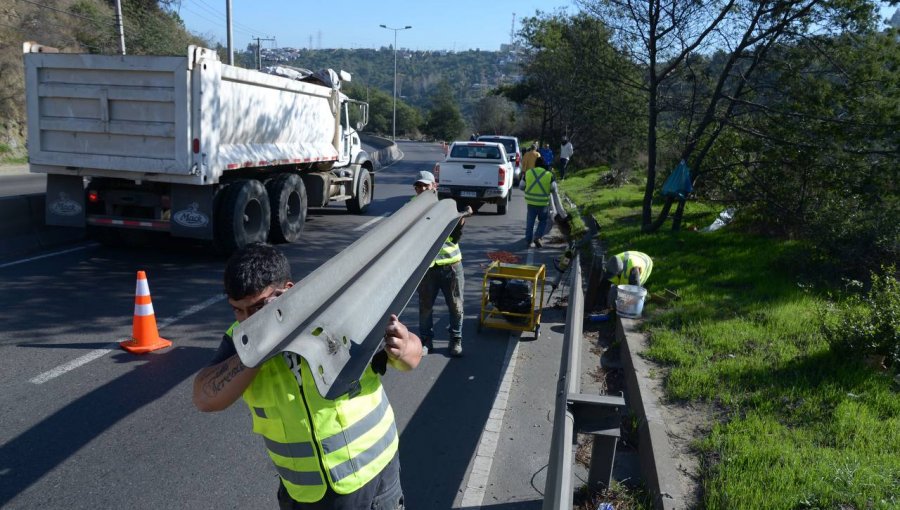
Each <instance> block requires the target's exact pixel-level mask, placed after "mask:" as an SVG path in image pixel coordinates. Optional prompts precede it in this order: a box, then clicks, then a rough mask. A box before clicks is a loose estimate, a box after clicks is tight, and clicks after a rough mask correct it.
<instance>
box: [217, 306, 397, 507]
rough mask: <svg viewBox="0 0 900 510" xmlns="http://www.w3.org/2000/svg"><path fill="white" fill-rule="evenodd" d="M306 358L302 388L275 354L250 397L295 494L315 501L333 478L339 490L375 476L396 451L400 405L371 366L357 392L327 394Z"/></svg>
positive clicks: (258, 428)
mask: <svg viewBox="0 0 900 510" xmlns="http://www.w3.org/2000/svg"><path fill="white" fill-rule="evenodd" d="M236 325H237V323H234V324H233V325H232V326H231V328H229V329H228V333H227V334H228V336H231V332H232V330H233V329H234V327H235V326H236ZM298 358H300V357H299V356H298ZM300 359H301V367H300V369H301V379H302V381H303V383H302V388H301V385H298V384H297V378H296V377H295V376H294V373H293V372H292V371H291V369H290V368H289V367H288V364H287V362H286V361H285V359H284V357H283V356H275V357H273V358H271V359H269V360H268V361H266V362H264V363H263V364H262V365H261V367H260V371H259V373H257V374H256V377H254V378H253V382H252V383H251V384H250V386H249V387H247V389H246V390H244V394H243V398H244V401H245V402H246V403H247V406H248V407H249V408H250V414H251V415H252V416H253V432H255V433H257V434H259V435H261V436H263V438H264V440H265V443H266V450H268V454H269V458H270V459H271V460H272V463H273V464H275V470H276V471H278V475H279V476H280V477H281V481H282V483H283V484H284V487H285V488H286V489H287V492H288V494H290V495H291V497H292V498H293V499H294V500H296V501H299V502H301V503H311V502H315V501H319V500H320V499H322V497H323V496H324V495H325V490H326V480H327V484H328V485H330V486H331V488H332V489H333V490H334V492H336V493H338V494H350V493H352V492H355V491H356V490H359V489H360V488H361V487H362V486H363V485H365V484H366V483H368V482H370V481H371V480H372V479H373V478H375V476H377V475H378V474H379V473H381V471H382V470H383V469H384V467H385V466H387V465H388V463H389V462H390V461H391V459H393V458H394V455H395V454H396V453H397V445H398V444H399V438H398V434H397V425H396V423H394V411H393V409H392V408H391V405H390V403H389V402H388V398H387V394H386V393H385V392H384V388H383V387H382V386H381V379H380V378H379V377H378V374H376V373H375V372H374V371H373V370H372V367H371V366H368V367H366V371H365V373H364V374H363V377H362V379H361V380H360V392H359V393H358V394H357V395H355V396H354V397H353V398H350V397H349V396H348V395H344V396H342V397H339V398H337V399H335V400H328V399H325V398H323V397H321V396H320V395H319V391H318V390H317V389H316V383H315V380H314V379H313V378H312V374H313V373H314V372H313V369H312V368H311V367H310V366H309V363H307V361H306V360H305V359H303V358H300Z"/></svg>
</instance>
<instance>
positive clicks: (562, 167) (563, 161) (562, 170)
mask: <svg viewBox="0 0 900 510" xmlns="http://www.w3.org/2000/svg"><path fill="white" fill-rule="evenodd" d="M568 167H569V160H568V158H559V166H557V168H559V179H560V180H563V179H565V178H566V168H568Z"/></svg>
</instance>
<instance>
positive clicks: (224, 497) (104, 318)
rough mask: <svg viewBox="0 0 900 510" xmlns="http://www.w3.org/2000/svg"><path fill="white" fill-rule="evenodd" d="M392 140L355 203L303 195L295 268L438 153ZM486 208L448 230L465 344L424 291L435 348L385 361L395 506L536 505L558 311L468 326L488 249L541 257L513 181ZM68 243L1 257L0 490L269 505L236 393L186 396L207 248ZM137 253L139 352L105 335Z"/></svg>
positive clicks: (217, 333) (214, 296)
mask: <svg viewBox="0 0 900 510" xmlns="http://www.w3.org/2000/svg"><path fill="white" fill-rule="evenodd" d="M401 149H402V150H403V152H404V153H405V158H404V159H403V160H402V161H400V162H397V163H395V164H394V165H392V166H390V167H387V168H385V169H383V170H381V171H380V172H379V173H378V174H377V176H376V187H375V201H374V203H373V204H372V206H371V208H370V209H369V211H368V213H367V214H366V215H364V216H354V215H350V214H347V213H346V211H345V209H344V207H343V206H333V207H329V208H327V209H324V210H320V211H317V212H312V213H311V214H310V216H309V219H308V222H307V225H306V228H305V231H304V234H303V238H302V240H301V241H300V242H299V243H297V244H294V245H283V249H284V251H285V252H286V253H287V254H288V257H289V258H290V260H291V263H292V268H293V270H294V277H295V280H299V279H301V278H302V277H303V276H305V275H306V274H308V273H309V272H311V271H312V270H314V269H315V268H316V267H317V266H319V265H320V264H321V263H323V262H324V261H326V260H327V259H328V258H329V257H330V256H332V255H333V254H335V253H337V252H339V251H340V250H341V249H343V248H344V247H346V246H348V245H349V244H350V243H351V242H353V241H354V240H355V239H357V238H358V237H359V236H360V235H362V234H363V233H364V232H365V231H366V230H368V229H369V228H371V227H372V225H373V224H374V223H376V222H377V221H378V219H377V218H380V217H383V216H387V215H389V214H390V213H392V212H393V211H395V210H397V209H398V208H399V207H401V206H402V205H403V204H405V203H406V202H407V201H408V199H409V197H410V196H411V195H412V194H413V188H412V181H413V178H414V177H413V176H414V175H415V172H417V171H419V170H430V169H431V168H432V166H433V163H434V161H436V160H437V159H438V158H440V157H441V153H440V146H438V145H436V144H418V143H401ZM494 210H495V208H494V206H491V205H488V206H485V207H484V208H483V209H482V210H481V212H480V213H479V214H477V215H475V216H473V217H472V218H470V219H469V222H468V223H467V225H466V228H465V234H464V237H463V240H462V243H461V247H462V250H463V254H464V264H465V266H466V278H467V281H466V289H465V290H466V291H465V294H466V321H465V326H464V339H465V340H464V344H463V345H464V349H465V352H464V357H463V358H461V359H452V358H450V357H449V356H448V355H447V338H446V335H445V334H444V336H440V335H441V334H442V333H444V332H445V331H446V329H445V328H446V325H447V319H446V317H447V315H446V313H447V312H446V308H445V306H444V305H443V300H442V299H439V300H438V303H439V304H438V307H437V308H436V312H435V313H436V318H437V319H438V322H437V324H436V325H435V332H436V333H437V334H438V335H439V336H438V337H437V338H436V340H435V346H436V352H435V353H433V354H430V355H429V356H427V358H425V359H424V360H423V362H422V364H421V365H420V366H419V368H418V369H417V370H415V371H413V372H410V373H397V372H393V371H389V372H388V374H387V375H386V376H385V378H384V383H385V387H386V389H387V392H388V395H389V397H390V399H391V402H392V404H393V407H394V411H395V413H396V416H397V420H398V425H399V430H400V434H401V436H400V444H401V446H400V456H401V465H402V482H403V487H404V492H405V494H406V498H407V508H409V509H413V510H418V509H441V508H474V507H477V506H482V504H483V506H484V507H485V508H491V509H495V510H506V509H512V508H516V509H523V508H524V509H536V508H539V507H540V492H541V491H542V490H543V483H544V482H543V474H542V473H543V469H544V466H545V464H546V462H547V451H548V449H549V437H550V429H551V427H552V425H551V424H550V422H549V419H548V416H549V415H550V414H552V413H551V412H550V409H551V408H552V398H553V393H554V391H555V385H556V377H557V376H556V373H557V370H558V368H559V346H560V342H559V338H560V337H561V333H562V331H561V328H560V327H558V326H552V325H551V324H550V323H552V322H553V321H554V320H555V321H557V322H562V317H561V315H562V312H558V311H552V312H548V315H547V316H546V319H545V321H544V322H545V327H544V329H542V333H541V338H540V339H539V341H531V340H533V339H532V338H530V334H526V335H528V336H529V338H528V339H527V340H528V341H523V342H520V341H519V339H518V334H513V335H510V334H509V333H508V332H503V331H498V330H486V331H484V332H482V333H477V332H476V324H477V315H478V310H479V309H478V307H479V299H480V295H481V276H482V274H483V267H484V266H485V265H486V264H487V262H488V258H487V252H488V251H493V250H506V251H510V252H515V253H517V254H519V255H520V256H522V257H523V261H524V260H526V257H528V256H532V257H537V258H538V259H542V258H543V259H545V260H548V258H549V257H550V256H551V250H549V249H546V248H545V249H544V250H542V251H541V252H532V253H530V254H529V253H528V252H526V250H525V247H524V242H523V241H522V237H523V236H522V232H523V230H524V217H525V206H524V202H523V201H522V198H521V192H520V191H516V192H515V194H514V199H513V202H512V203H511V204H510V209H509V213H508V214H507V215H505V216H500V215H496V214H495V213H494ZM72 248H74V249H72ZM72 248H69V251H67V252H66V253H64V254H61V255H51V256H47V257H43V258H33V259H30V260H27V261H22V262H20V263H12V264H10V263H9V262H7V263H3V264H0V319H2V323H3V324H4V328H3V329H2V331H0V380H2V383H3V387H4V389H5V391H3V393H2V395H0V408H2V409H3V412H2V414H0V507H3V508H39V507H40V508H58V507H66V508H91V509H96V508H214V507H215V508H240V509H256V508H274V507H276V504H275V490H276V488H277V483H278V482H277V478H276V476H275V473H274V470H273V468H272V467H271V465H270V463H269V461H268V459H267V458H266V456H265V453H264V449H263V443H262V440H261V439H260V438H259V437H258V436H255V435H254V434H252V432H251V430H250V416H249V415H248V411H247V409H246V406H245V405H244V404H243V403H242V402H238V403H236V404H235V405H233V406H232V407H231V408H229V409H228V410H226V411H223V412H220V413H212V414H203V413H200V412H198V411H197V410H196V409H195V408H194V407H193V405H192V403H191V382H192V379H193V376H194V374H195V373H196V372H197V370H199V369H200V368H202V367H203V366H205V365H206V363H207V362H208V360H209V359H210V357H211V356H212V354H213V352H214V351H215V348H216V347H217V345H218V343H219V341H220V339H221V336H222V333H223V332H224V330H225V329H226V328H227V327H228V325H229V324H230V323H231V322H232V320H233V317H232V314H231V310H230V309H229V307H228V306H227V303H226V302H225V300H224V298H223V296H222V292H221V288H222V285H221V272H222V266H223V264H224V260H223V259H222V258H221V257H218V256H215V255H211V254H209V253H206V252H204V251H202V250H199V249H197V248H193V247H183V246H174V245H169V244H161V245H159V246H156V247H154V248H152V249H149V248H148V249H125V248H122V249H117V248H108V247H101V246H98V245H96V244H93V243H86V244H83V245H79V246H75V247H72ZM60 251H61V250H60ZM45 255H46V254H45ZM137 270H145V271H146V272H147V275H148V279H149V284H150V290H151V292H152V298H153V306H154V309H155V313H156V317H157V320H158V322H159V325H160V333H161V335H162V336H164V337H165V338H167V339H170V340H172V341H173V344H174V345H173V347H172V348H169V349H166V350H163V351H157V352H155V353H151V354H148V355H144V356H137V355H132V354H129V353H126V352H125V351H122V350H120V349H119V348H118V345H117V342H118V341H119V340H122V339H124V338H126V337H128V336H129V335H130V333H131V322H132V311H133V302H134V294H133V292H134V282H135V273H136V271H137ZM550 276H551V275H548V278H549V277H550ZM416 310H417V301H416V299H415V298H413V300H412V302H411V303H410V306H409V307H407V309H406V310H405V311H404V312H403V313H402V314H401V320H403V321H404V322H405V323H406V324H407V325H409V326H410V327H411V328H414V330H415V328H416V327H417V312H416ZM350 313H352V312H350ZM522 340H526V339H525V338H522ZM507 368H508V369H509V370H507ZM504 377H505V378H504ZM501 383H502V384H501ZM498 389H499V392H498ZM486 431H488V432H490V433H486ZM492 434H493V435H492Z"/></svg>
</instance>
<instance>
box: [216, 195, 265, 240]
mask: <svg viewBox="0 0 900 510" xmlns="http://www.w3.org/2000/svg"><path fill="white" fill-rule="evenodd" d="M222 192H223V193H224V195H223V196H222V203H221V204H220V206H221V207H220V208H219V209H218V210H217V211H216V212H217V214H218V217H217V218H216V219H215V221H216V241H217V245H218V246H220V247H221V249H222V250H224V251H225V252H226V253H231V252H233V251H235V250H238V249H240V248H243V247H244V246H246V245H248V244H250V243H264V242H266V238H267V237H268V236H269V222H270V220H271V212H270V207H269V197H268V195H266V188H265V187H263V185H262V183H261V182H259V181H255V180H239V181H234V182H232V183H231V184H229V185H228V187H226V188H225V189H224V190H223V191H222Z"/></svg>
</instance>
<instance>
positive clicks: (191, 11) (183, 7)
mask: <svg viewBox="0 0 900 510" xmlns="http://www.w3.org/2000/svg"><path fill="white" fill-rule="evenodd" d="M181 8H182V9H184V10H186V11H188V12H190V13H191V14H193V15H194V16H197V17H198V18H200V19H203V20H205V21H208V22H210V23H212V24H214V25H224V23H223V22H222V20H218V19H211V18H209V17H207V16H206V15H205V14H202V13H199V12H197V11H194V10H191V9H188V6H186V5H182V6H181ZM232 26H233V24H232ZM234 30H235V31H236V32H240V33H242V34H245V35H249V36H251V38H252V37H253V36H254V35H256V34H258V33H259V32H249V31H247V30H243V29H241V28H237V27H234Z"/></svg>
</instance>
